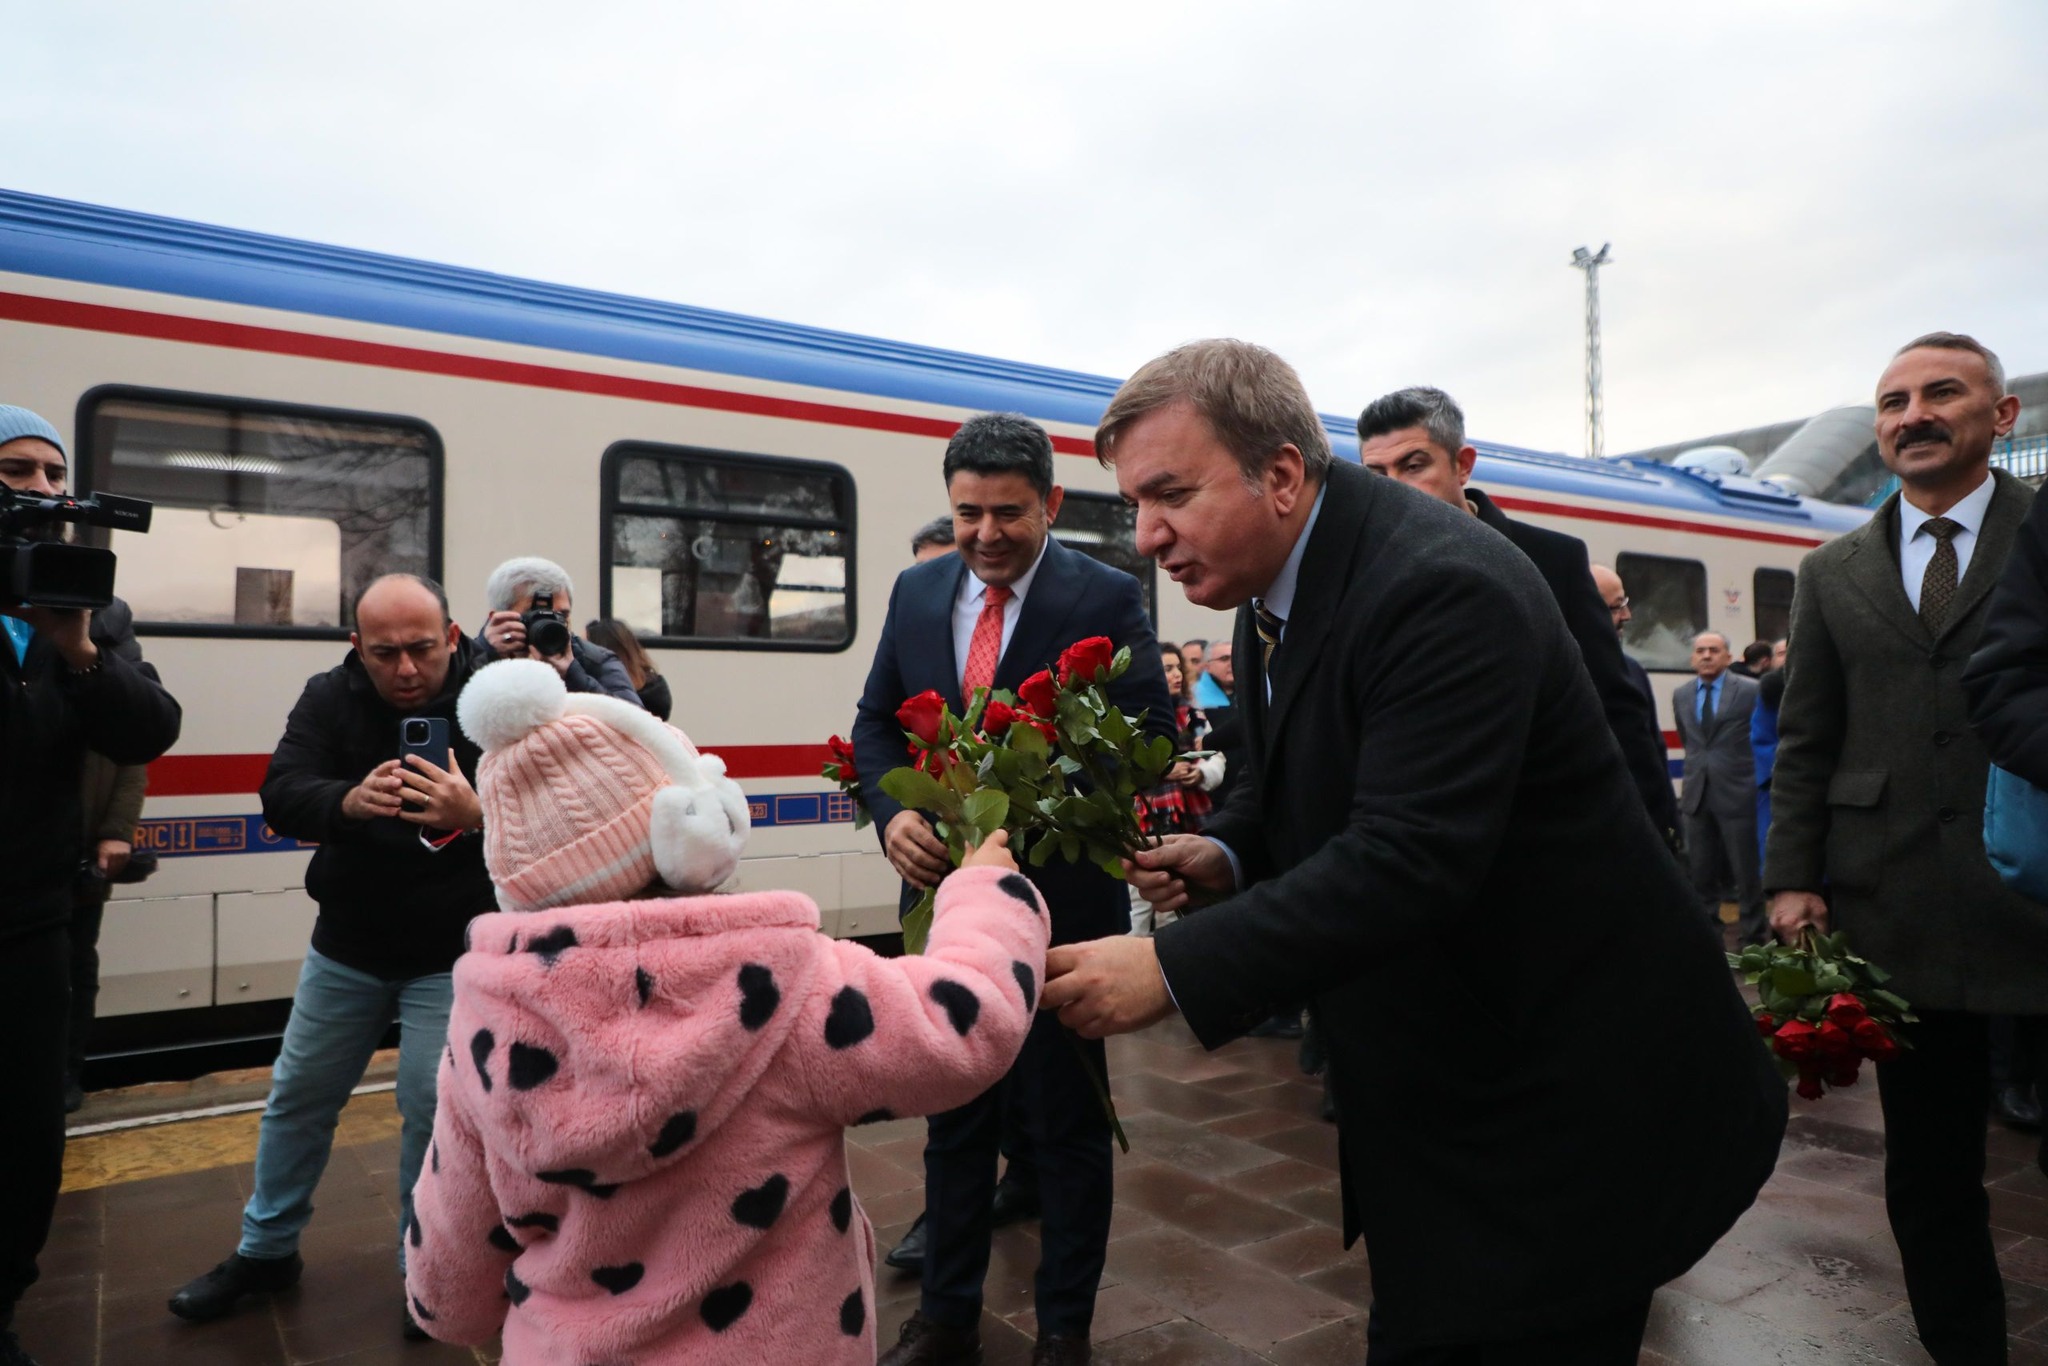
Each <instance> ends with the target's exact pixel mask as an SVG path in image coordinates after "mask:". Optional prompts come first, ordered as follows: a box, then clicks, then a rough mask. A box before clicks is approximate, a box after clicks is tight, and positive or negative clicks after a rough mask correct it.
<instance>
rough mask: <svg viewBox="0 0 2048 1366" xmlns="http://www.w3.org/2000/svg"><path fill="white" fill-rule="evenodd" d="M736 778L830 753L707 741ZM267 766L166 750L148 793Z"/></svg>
mask: <svg viewBox="0 0 2048 1366" xmlns="http://www.w3.org/2000/svg"><path fill="white" fill-rule="evenodd" d="M705 749H706V750H707V751H708V752H709V753H712V754H716V755H717V756H718V757H719V758H721V759H723V760H725V771H726V772H727V773H728V774H730V775H731V776H733V777H735V778H815V777H817V776H818V770H819V768H821V767H822V766H823V765H824V763H825V761H826V759H827V758H828V757H829V755H828V754H827V752H826V749H825V747H824V746H823V745H725V746H719V745H707V746H705ZM269 768H270V756H269V755H268V754H167V755H165V756H164V757H163V758H161V759H159V760H157V761H156V762H155V763H153V764H151V765H150V766H149V795H150V796H152V797H215V796H224V795H240V794H242V793H249V792H254V791H256V790H257V789H258V788H260V787H262V786H263V775H264V773H265V772H267V771H268V770H269Z"/></svg>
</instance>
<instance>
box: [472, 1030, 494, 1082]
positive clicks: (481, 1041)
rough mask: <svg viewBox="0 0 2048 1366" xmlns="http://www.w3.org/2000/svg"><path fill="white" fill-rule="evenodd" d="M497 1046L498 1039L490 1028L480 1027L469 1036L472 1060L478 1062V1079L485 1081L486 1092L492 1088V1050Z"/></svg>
mask: <svg viewBox="0 0 2048 1366" xmlns="http://www.w3.org/2000/svg"><path fill="white" fill-rule="evenodd" d="M497 1046H498V1041H497V1040H496V1039H494V1038H492V1037H491V1031H490V1030H488V1029H479V1030H478V1031H477V1032H476V1033H474V1034H472V1035H470V1036H469V1057H470V1061H472V1062H474V1063H475V1064H476V1075H477V1079H478V1080H480V1081H481V1082H483V1084H484V1091H485V1092H486V1093H488V1092H489V1091H490V1089H491V1069H490V1066H489V1063H490V1061H491V1050H492V1049H493V1048H496V1047H497Z"/></svg>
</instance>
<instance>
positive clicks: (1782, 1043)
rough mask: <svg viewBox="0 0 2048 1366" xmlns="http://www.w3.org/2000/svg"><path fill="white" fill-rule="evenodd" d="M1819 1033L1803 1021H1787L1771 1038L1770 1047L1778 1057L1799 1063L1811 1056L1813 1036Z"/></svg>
mask: <svg viewBox="0 0 2048 1366" xmlns="http://www.w3.org/2000/svg"><path fill="white" fill-rule="evenodd" d="M1819 1032H1820V1031H1818V1030H1816V1029H1815V1028H1814V1027H1813V1026H1812V1025H1810V1024H1808V1023H1807V1022H1806V1021H1804V1020H1787V1021H1785V1023H1783V1024H1781V1025H1779V1026H1778V1032H1777V1033H1776V1034H1773V1035H1772V1036H1771V1047H1772V1048H1775V1049H1776V1050H1777V1051H1778V1056H1779V1057H1781V1058H1784V1059H1786V1060H1788V1061H1791V1062H1800V1061H1803V1060H1804V1059H1807V1058H1810V1057H1812V1056H1813V1054H1814V1043H1815V1036H1816V1035H1817V1034H1818V1033H1819Z"/></svg>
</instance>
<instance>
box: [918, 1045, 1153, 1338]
mask: <svg viewBox="0 0 2048 1366" xmlns="http://www.w3.org/2000/svg"><path fill="white" fill-rule="evenodd" d="M1078 1042H1079V1044H1080V1048H1081V1050H1082V1051H1083V1052H1085V1054H1086V1055H1087V1057H1088V1058H1089V1059H1090V1061H1091V1063H1092V1064H1093V1066H1095V1067H1096V1068H1097V1069H1103V1068H1104V1054H1103V1048H1102V1043H1101V1041H1100V1040H1093V1041H1090V1040H1079V1041H1078ZM1098 1075H1107V1072H1106V1070H1103V1071H1099V1072H1098ZM1006 1102H1007V1103H1009V1104H1010V1106H1011V1108H1012V1110H1013V1113H1014V1115H1015V1117H1016V1119H1017V1120H1018V1122H1020V1123H1021V1125H1022V1127H1023V1130H1024V1133H1025V1135H1026V1137H1027V1138H1028V1140H1029V1142H1030V1146H1031V1155H1032V1157H1033V1158H1034V1159H1035V1160H1036V1163H1037V1167H1038V1199H1039V1207H1040V1211H1041V1213H1040V1224H1039V1247H1040V1252H1039V1260H1038V1277H1037V1281H1036V1284H1035V1290H1036V1294H1035V1297H1034V1298H1035V1301H1036V1305H1037V1309H1038V1331H1039V1332H1040V1333H1073V1334H1077V1335H1080V1336H1082V1337H1086V1336H1087V1333H1088V1327H1089V1324H1090V1323H1091V1322H1092V1321H1093V1319H1094V1317H1095V1288H1096V1286H1097V1284H1098V1283H1099V1282H1100V1281H1101V1280H1102V1264H1103V1260H1104V1258H1105V1257H1106V1256H1107V1253H1108V1249H1109V1215H1110V1203H1111V1201H1112V1199H1113V1198H1114V1196H1115V1174H1114V1171H1113V1169H1112V1167H1111V1165H1110V1150H1109V1145H1110V1134H1109V1121H1108V1119H1107V1118H1105V1117H1104V1115H1103V1113H1102V1105H1101V1103H1100V1102H1099V1101H1098V1100H1097V1099H1096V1096H1095V1088H1094V1086H1093V1085H1092V1084H1091V1083H1090V1082H1089V1080H1088V1075H1087V1073H1086V1072H1084V1071H1082V1068H1081V1060H1080V1057H1079V1056H1078V1055H1077V1054H1076V1051H1075V1041H1074V1040H1073V1038H1072V1036H1070V1035H1068V1034H1067V1032H1066V1031H1065V1030H1064V1029H1062V1028H1061V1026H1060V1023H1059V1020H1058V1019H1057V1018H1056V1017H1054V1016H1052V1015H1049V1014H1045V1015H1037V1016H1034V1017H1033V1019H1032V1021H1031V1032H1030V1033H1029V1034H1027V1035H1026V1036H1025V1039H1024V1049H1023V1052H1021V1053H1020V1054H1018V1056H1017V1062H1016V1065H1015V1066H1013V1067H1012V1068H1011V1069H1010V1071H1009V1073H1008V1074H1007V1075H1006V1076H1004V1078H1003V1079H1002V1080H1001V1081H999V1082H997V1083H996V1084H995V1085H994V1086H992V1087H990V1088H989V1089H988V1090H986V1091H984V1092H982V1094H981V1095H979V1096H977V1097H975V1098H974V1099H973V1100H971V1101H969V1102H968V1103H967V1104H965V1105H963V1106H961V1107H960V1108H959V1109H957V1110H948V1111H946V1112H945V1113H944V1114H937V1115H933V1116H932V1117H931V1120H930V1121H929V1124H928V1128H927V1133H926V1138H925V1147H924V1199H925V1218H926V1226H927V1228H928V1229H929V1233H930V1241H929V1242H928V1243H927V1245H926V1249H925V1258H924V1294H923V1297H922V1301H921V1303H920V1305H919V1309H920V1312H922V1313H923V1314H924V1316H925V1317H926V1318H928V1319H931V1320H933V1321H934V1322H937V1323H942V1324H946V1325H948V1326H951V1327H956V1328H966V1327H970V1326H972V1325H973V1324H975V1323H977V1322H979V1321H980V1318H981V1287H982V1281H983V1279H984V1278H985V1277H986V1276H987V1275H988V1258H989V1236H990V1227H989V1201H990V1199H991V1198H993V1196H994V1195H995V1186H996V1153H997V1150H998V1148H999V1147H1000V1145H1001V1140H1002V1130H1003V1111H1004V1107H1005V1104H1006Z"/></svg>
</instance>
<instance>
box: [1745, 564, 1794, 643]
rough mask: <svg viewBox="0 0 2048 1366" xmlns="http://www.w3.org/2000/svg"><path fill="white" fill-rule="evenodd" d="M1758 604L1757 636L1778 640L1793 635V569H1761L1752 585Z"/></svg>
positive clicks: (1761, 638) (1760, 638) (1752, 591)
mask: <svg viewBox="0 0 2048 1366" xmlns="http://www.w3.org/2000/svg"><path fill="white" fill-rule="evenodd" d="M1751 593H1752V595H1753V600H1754V601H1755V603H1756V638H1757V639H1758V640H1770V641H1779V640H1783V639H1785V637H1787V636H1789V635H1791V634H1792V571H1791V570H1789V569H1759V570H1757V571H1756V578H1755V580H1754V582H1753V583H1752V585H1751Z"/></svg>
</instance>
